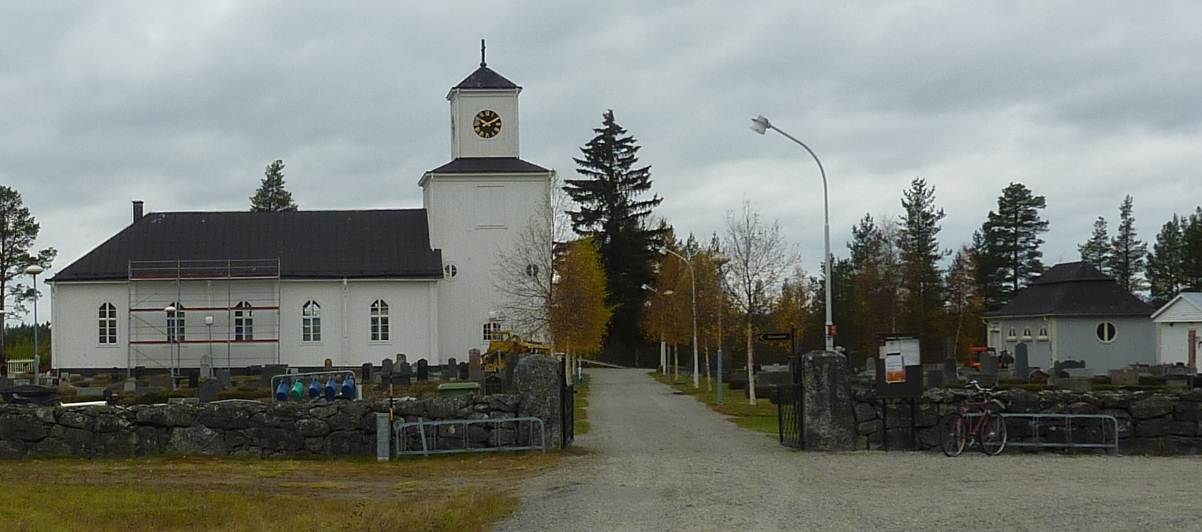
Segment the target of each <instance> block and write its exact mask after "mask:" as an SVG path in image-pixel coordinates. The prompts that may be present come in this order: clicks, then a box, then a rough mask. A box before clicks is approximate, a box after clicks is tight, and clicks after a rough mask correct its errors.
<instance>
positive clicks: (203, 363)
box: [200, 355, 213, 379]
mask: <svg viewBox="0 0 1202 532" xmlns="http://www.w3.org/2000/svg"><path fill="white" fill-rule="evenodd" d="M200 377H201V378H204V379H210V378H212V377H213V359H211V358H209V355H200Z"/></svg>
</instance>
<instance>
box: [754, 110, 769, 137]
mask: <svg viewBox="0 0 1202 532" xmlns="http://www.w3.org/2000/svg"><path fill="white" fill-rule="evenodd" d="M771 128H772V123H771V122H769V121H768V119H767V118H764V115H760V116H757V117H755V118H752V119H751V130H752V131H754V132H756V133H759V134H761V135H763V134H764V132H766V131H768V130H769V129H771Z"/></svg>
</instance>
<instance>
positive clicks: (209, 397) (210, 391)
mask: <svg viewBox="0 0 1202 532" xmlns="http://www.w3.org/2000/svg"><path fill="white" fill-rule="evenodd" d="M221 389H222V386H221V382H220V381H218V380H217V379H208V380H206V381H204V382H203V383H201V385H200V392H199V393H198V394H197V395H198V396H199V397H200V402H202V403H208V402H210V401H213V400H215V399H217V392H220V391H221Z"/></svg>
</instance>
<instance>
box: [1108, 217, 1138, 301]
mask: <svg viewBox="0 0 1202 532" xmlns="http://www.w3.org/2000/svg"><path fill="white" fill-rule="evenodd" d="M1131 205H1132V199H1131V196H1130V195H1128V196H1127V197H1126V198H1123V203H1122V205H1120V206H1119V229H1118V233H1117V234H1115V235H1114V238H1113V239H1112V240H1111V241H1110V264H1109V267H1108V268H1106V270H1107V273H1108V274H1110V276H1111V277H1114V280H1115V281H1118V283H1119V286H1121V287H1123V290H1126V291H1128V292H1134V291H1136V290H1140V289H1141V288H1142V285H1143V282H1142V280H1141V279H1140V278H1139V276H1140V274H1142V273H1143V271H1144V257H1145V256H1147V254H1148V245H1147V244H1146V243H1144V242H1143V241H1141V240H1140V239H1139V237H1138V236H1137V235H1136V234H1135V216H1134V215H1133V214H1132V213H1131Z"/></svg>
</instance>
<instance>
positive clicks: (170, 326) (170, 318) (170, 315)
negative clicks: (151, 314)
mask: <svg viewBox="0 0 1202 532" xmlns="http://www.w3.org/2000/svg"><path fill="white" fill-rule="evenodd" d="M175 310H176V308H175V305H167V306H166V307H163V312H165V313H167V352H168V353H169V354H170V356H171V388H172V389H175V344H177V343H178V341H177V339H176V337H175V333H176V331H177V330H178V329H177V328H176V326H175V324H176V323H179V322H178V321H176V320H177V319H178V318H176V315H175Z"/></svg>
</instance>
